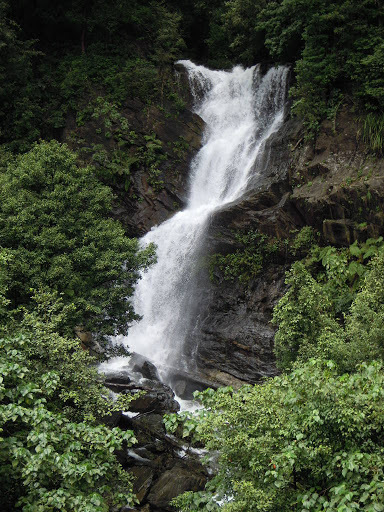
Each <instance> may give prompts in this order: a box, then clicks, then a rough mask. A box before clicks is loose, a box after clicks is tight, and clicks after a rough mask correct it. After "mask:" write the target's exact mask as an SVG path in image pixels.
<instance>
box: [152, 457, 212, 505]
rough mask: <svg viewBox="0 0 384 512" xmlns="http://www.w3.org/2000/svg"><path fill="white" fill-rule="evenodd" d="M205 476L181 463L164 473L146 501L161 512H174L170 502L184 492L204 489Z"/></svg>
mask: <svg viewBox="0 0 384 512" xmlns="http://www.w3.org/2000/svg"><path fill="white" fill-rule="evenodd" d="M205 483H206V476H205V475H204V474H203V473H199V472H196V471H194V469H192V468H191V467H188V466H185V465H183V464H181V463H177V464H175V466H173V468H172V469H170V470H168V471H165V473H163V474H162V475H161V476H160V478H159V479H158V480H157V481H156V483H155V484H154V485H153V487H152V488H151V491H150V493H149V495H148V501H149V503H150V504H151V505H154V506H155V507H158V508H160V509H161V510H174V508H173V507H171V506H170V504H169V503H170V501H171V500H172V499H173V498H175V497H176V496H179V495H180V494H182V493H183V492H185V491H199V490H201V489H203V488H204V485H205Z"/></svg>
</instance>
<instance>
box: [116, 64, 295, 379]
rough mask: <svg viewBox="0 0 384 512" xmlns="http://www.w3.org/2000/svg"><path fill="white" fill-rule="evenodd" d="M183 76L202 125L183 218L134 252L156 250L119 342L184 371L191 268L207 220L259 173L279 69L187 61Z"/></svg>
mask: <svg viewBox="0 0 384 512" xmlns="http://www.w3.org/2000/svg"><path fill="white" fill-rule="evenodd" d="M179 63H180V64H182V65H184V67H185V68H186V70H187V72H188V75H189V80H190V85H191V89H192V93H193V95H194V98H195V112H196V113H197V114H198V115H199V116H201V117H202V119H203V120H204V121H205V123H206V128H205V133H204V140H203V146H202V148H201V150H200V151H199V153H198V154H197V155H196V157H195V159H194V160H193V162H192V165H191V176H190V190H189V199H188V203H187V206H186V208H185V210H183V211H181V212H179V213H177V214H175V215H174V216H173V217H172V218H170V219H169V220H168V221H166V222H164V223H163V224H161V225H159V226H156V227H154V228H153V229H152V230H151V231H150V232H149V233H147V234H146V235H145V236H144V237H143V239H142V245H143V246H145V245H146V244H148V243H150V242H153V243H154V244H156V246H157V263H156V264H155V265H154V266H153V267H151V268H150V269H149V270H148V271H147V272H146V273H144V274H143V276H142V279H141V280H140V281H139V283H138V284H137V288H136V292H135V295H134V299H133V304H134V309H135V311H136V312H137V313H138V314H139V315H140V316H142V320H141V321H139V322H137V323H136V324H135V325H133V326H132V327H131V329H130V331H129V335H128V337H125V338H122V340H123V342H124V344H125V345H127V346H128V348H129V349H130V350H131V351H134V352H137V353H139V354H142V355H143V356H145V357H147V358H148V359H150V360H151V361H153V362H154V363H155V364H156V366H157V367H158V368H159V369H160V371H161V369H162V368H166V367H176V368H179V369H181V368H183V367H184V368H185V367H186V366H188V364H187V363H186V362H185V361H184V360H183V357H182V356H183V349H184V343H185V340H186V337H187V335H188V333H189V332H190V330H191V328H192V327H193V318H191V313H192V312H193V311H194V306H195V305H194V304H193V299H194V293H193V292H194V286H196V279H195V276H196V264H197V263H198V259H199V256H200V254H201V250H202V246H203V243H204V239H205V234H206V229H207V225H208V222H209V219H210V217H211V215H212V214H213V213H214V212H215V211H216V210H218V209H219V208H220V209H222V208H223V206H224V205H225V204H227V203H230V202H232V201H235V200H236V199H238V198H240V197H241V196H242V195H243V194H244V193H245V192H246V191H247V188H248V187H249V183H250V181H251V180H253V179H254V176H255V173H258V172H260V170H259V169H258V167H257V161H258V159H259V157H260V156H262V152H263V149H264V145H265V141H266V140H267V139H268V138H269V136H270V135H271V134H272V133H273V132H275V131H276V130H277V129H278V128H279V126H280V125H281V123H282V121H283V114H284V102H285V91H286V80H287V73H288V70H287V68H285V67H279V68H272V69H270V70H269V71H268V72H267V73H266V75H264V76H262V74H261V71H260V68H259V66H255V67H252V68H248V69H245V70H244V69H243V68H242V67H240V66H237V67H235V68H234V69H233V70H232V71H230V72H227V71H212V70H209V69H207V68H205V67H203V66H196V65H195V64H193V63H192V62H190V61H180V62H179Z"/></svg>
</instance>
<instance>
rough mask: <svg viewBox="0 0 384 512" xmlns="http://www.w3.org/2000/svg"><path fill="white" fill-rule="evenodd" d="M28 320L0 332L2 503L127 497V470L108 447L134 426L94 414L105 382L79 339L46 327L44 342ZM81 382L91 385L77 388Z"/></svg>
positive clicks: (91, 511)
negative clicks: (101, 420) (16, 330)
mask: <svg viewBox="0 0 384 512" xmlns="http://www.w3.org/2000/svg"><path fill="white" fill-rule="evenodd" d="M34 328H35V332H33V333H32V332H31V331H30V332H26V331H24V333H20V334H13V335H8V336H7V337H4V338H2V339H0V375H1V377H0V436H1V437H0V493H1V496H2V510H4V511H9V512H11V511H13V510H14V509H15V507H21V509H22V510H23V512H52V511H63V510H65V511H66V512H108V511H110V510H111V507H113V506H116V505H120V506H121V505H132V504H133V503H134V496H133V494H132V485H131V482H130V477H129V475H128V474H127V473H125V472H124V471H123V469H122V468H121V467H120V465H119V464H118V463H117V460H116V458H115V455H114V452H115V451H116V450H119V449H121V448H122V447H123V444H125V446H128V447H129V446H132V444H134V443H135V442H136V440H135V438H134V435H133V432H132V431H126V432H124V433H123V432H121V431H120V430H119V429H117V428H114V429H112V430H111V429H109V428H108V427H106V426H103V425H100V424H98V423H97V422H96V421H95V418H94V416H93V415H92V414H91V412H92V411H93V413H97V403H100V402H101V401H104V403H105V406H104V408H107V407H108V404H107V401H106V399H105V398H104V399H103V398H102V396H101V395H100V392H101V391H103V390H104V392H105V391H106V390H105V389H103V388H102V386H101V384H100V382H99V378H98V377H97V372H96V370H95V369H92V368H90V367H89V366H88V365H89V362H90V361H89V360H87V358H89V356H87V355H85V353H84V352H83V351H82V350H81V349H80V348H79V345H78V343H77V344H76V343H75V342H71V341H70V340H65V339H62V338H61V337H60V336H59V335H58V334H55V333H52V332H51V333H50V343H51V347H50V346H49V345H48V343H47V339H44V337H43V336H42V332H41V326H39V325H36V324H35V325H34ZM36 329H37V332H36ZM56 343H57V346H55V345H56ZM43 348H44V349H45V351H43V350H42V349H43ZM60 349H61V356H62V360H63V363H64V364H63V365H60V364H59V361H58V353H57V350H60ZM70 355H71V356H72V358H73V367H72V369H73V370H74V371H73V373H72V375H70V374H69V370H70V367H69V356H70ZM52 363H53V364H52ZM71 379H72V380H71ZM81 385H83V386H84V385H85V386H86V385H88V386H89V388H88V389H87V388H82V389H81V390H80V389H79V387H80V386H81ZM81 391H82V392H83V394H84V396H83V397H82V398H83V399H82V400H78V398H79V396H80V393H81ZM87 398H88V399H89V398H90V403H88V404H86V407H84V405H85V403H86V399H87ZM68 402H72V404H73V406H75V407H76V411H77V417H78V419H77V420H76V419H74V417H73V414H72V415H70V416H68V411H73V410H74V408H73V407H70V408H68ZM63 406H64V407H63ZM109 407H110V404H109ZM71 416H72V417H71Z"/></svg>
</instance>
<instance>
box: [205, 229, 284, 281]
mask: <svg viewBox="0 0 384 512" xmlns="http://www.w3.org/2000/svg"><path fill="white" fill-rule="evenodd" d="M234 238H235V243H236V245H238V246H239V248H238V249H236V251H235V252H233V253H228V254H219V253H217V254H213V255H212V256H211V257H210V261H209V272H210V278H211V280H212V281H214V280H215V278H216V273H217V271H219V273H220V274H221V275H222V277H223V279H225V280H230V281H234V280H235V279H238V280H239V281H240V282H241V283H247V282H249V281H250V280H251V279H254V278H255V277H257V276H258V275H259V273H260V271H261V270H262V268H263V265H264V264H265V263H266V261H270V260H271V258H272V257H273V255H274V254H276V253H277V252H278V251H279V249H280V245H281V244H280V242H279V241H278V240H276V239H272V238H269V237H267V236H266V235H262V234H260V233H258V232H257V231H252V230H251V231H248V232H246V233H234Z"/></svg>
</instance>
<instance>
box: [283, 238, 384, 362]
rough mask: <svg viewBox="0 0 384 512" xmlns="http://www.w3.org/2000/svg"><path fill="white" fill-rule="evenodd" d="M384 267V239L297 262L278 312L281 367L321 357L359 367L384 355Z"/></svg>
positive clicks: (322, 252) (317, 250)
mask: <svg viewBox="0 0 384 512" xmlns="http://www.w3.org/2000/svg"><path fill="white" fill-rule="evenodd" d="M383 265H384V252H383V239H382V237H380V238H378V239H368V240H367V241H366V242H365V243H364V244H360V245H359V244H358V243H357V242H355V243H354V244H353V245H351V246H350V247H349V248H348V249H336V248H334V247H325V248H319V247H315V248H314V249H313V250H312V253H311V254H310V256H309V257H308V258H307V259H306V260H304V261H300V262H296V263H294V265H293V266H292V268H291V270H290V271H289V273H288V275H287V281H286V282H287V284H288V285H289V289H288V291H287V293H286V294H285V295H284V297H283V298H282V299H281V300H280V301H279V303H278V305H277V306H276V307H275V310H274V316H273V321H274V322H275V323H276V324H277V325H278V326H279V328H278V331H277V333H276V336H275V353H276V356H277V360H278V365H279V366H280V367H281V368H284V369H289V368H291V367H292V364H293V363H294V362H295V361H296V360H301V361H305V360H308V358H310V357H312V356H317V357H322V358H330V359H333V360H334V361H336V363H337V365H338V367H339V369H340V371H353V370H354V368H355V367H356V365H357V364H358V363H361V362H362V361H365V360H368V361H369V360H372V359H375V358H382V357H383V355H384V353H383V346H384V345H383V343H384V342H383V340H382V338H381V334H380V333H381V331H382V325H383V324H382V316H381V315H382V312H381V307H382V306H381V305H382V301H383V300H384V296H383V295H382V292H381V290H382V287H383V286H384V280H383V275H382V269H383ZM359 311H361V315H360V313H359Z"/></svg>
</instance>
